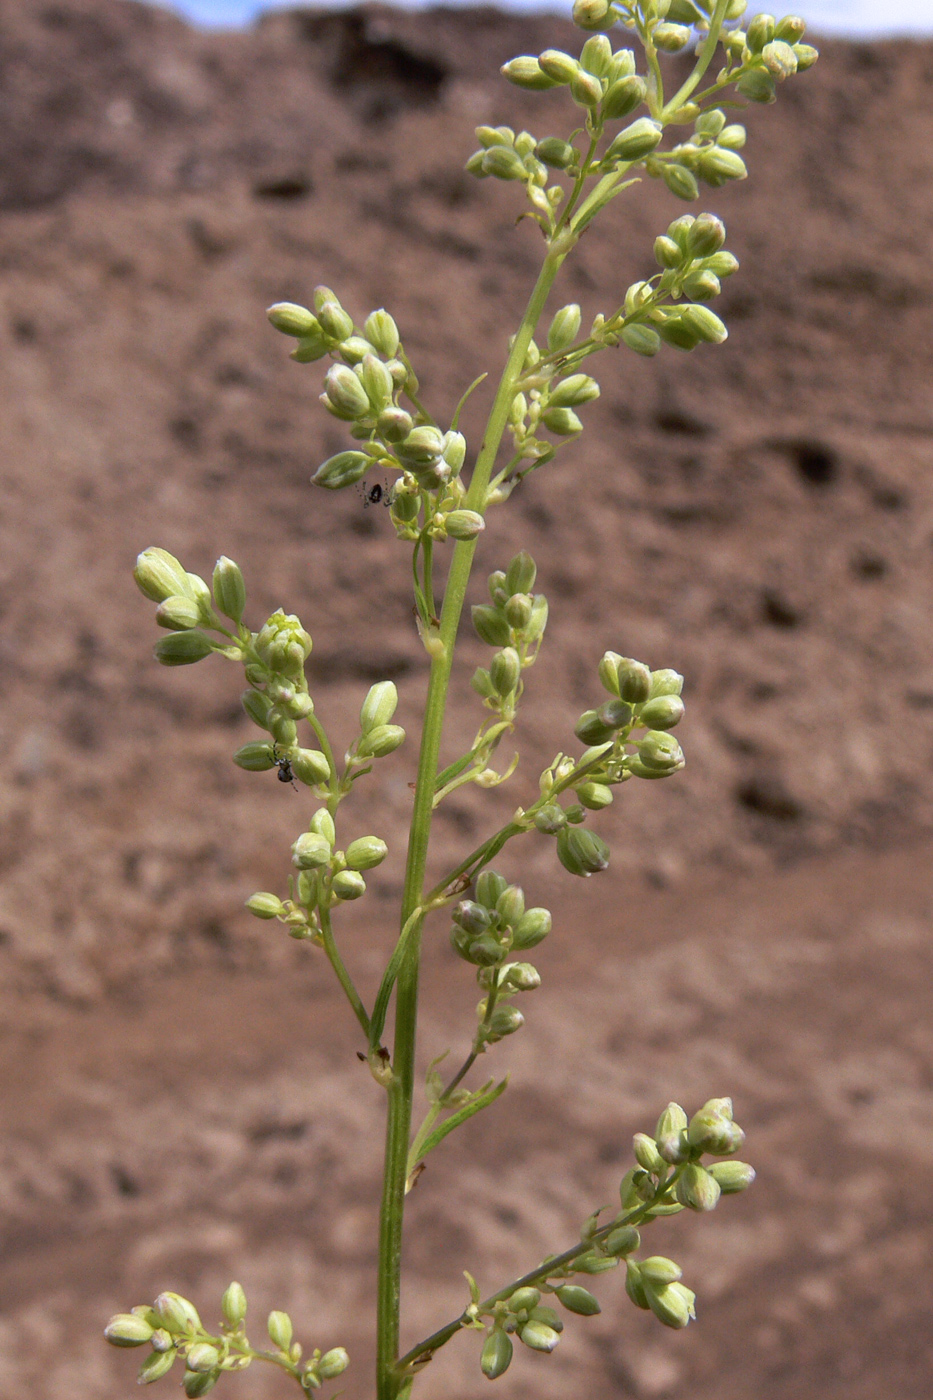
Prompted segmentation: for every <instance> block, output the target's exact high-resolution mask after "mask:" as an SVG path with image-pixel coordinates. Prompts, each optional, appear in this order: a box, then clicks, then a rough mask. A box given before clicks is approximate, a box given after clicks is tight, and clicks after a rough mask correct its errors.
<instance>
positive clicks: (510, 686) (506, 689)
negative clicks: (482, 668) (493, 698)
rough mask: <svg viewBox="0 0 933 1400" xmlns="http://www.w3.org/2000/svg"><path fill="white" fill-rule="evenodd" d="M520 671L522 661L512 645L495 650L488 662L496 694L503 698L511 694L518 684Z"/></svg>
mask: <svg viewBox="0 0 933 1400" xmlns="http://www.w3.org/2000/svg"><path fill="white" fill-rule="evenodd" d="M521 673H522V663H521V661H520V660H519V656H518V652H517V651H516V650H515V648H514V647H506V648H505V650H504V651H497V652H496V654H495V656H494V657H493V658H492V661H491V662H490V663H489V677H490V679H491V681H492V683H493V687H494V688H495V691H496V693H497V694H498V695H501V696H502V697H503V698H505V697H506V696H508V695H511V694H512V692H513V691H514V690H515V687H516V686H517V685H518V682H519V678H520V676H521Z"/></svg>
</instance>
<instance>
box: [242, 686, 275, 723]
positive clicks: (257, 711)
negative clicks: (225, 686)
mask: <svg viewBox="0 0 933 1400" xmlns="http://www.w3.org/2000/svg"><path fill="white" fill-rule="evenodd" d="M240 704H241V705H242V706H243V709H244V710H245V711H246V713H247V714H248V715H249V717H250V719H251V720H252V721H253V723H254V724H258V725H259V728H260V729H268V728H269V711H270V710H271V709H272V701H271V700H270V699H269V697H268V695H263V693H262V691H259V690H244V692H243V694H242V695H241V696H240Z"/></svg>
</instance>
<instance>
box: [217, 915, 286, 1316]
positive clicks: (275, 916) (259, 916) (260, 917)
mask: <svg viewBox="0 0 933 1400" xmlns="http://www.w3.org/2000/svg"><path fill="white" fill-rule="evenodd" d="M246 907H247V909H248V910H249V912H250V913H251V914H255V916H256V918H257V919H278V918H279V917H280V916H281V915H283V914H284V913H285V905H284V904H283V903H282V901H281V900H280V899H279V898H278V896H277V895H274V894H267V893H265V892H264V891H259V892H258V893H257V894H252V895H250V897H249V899H248V900H247V901H246ZM231 1286H232V1285H231ZM237 1287H239V1284H237ZM226 1296H227V1295H226V1294H224V1297H226ZM224 1316H225V1317H226V1313H224Z"/></svg>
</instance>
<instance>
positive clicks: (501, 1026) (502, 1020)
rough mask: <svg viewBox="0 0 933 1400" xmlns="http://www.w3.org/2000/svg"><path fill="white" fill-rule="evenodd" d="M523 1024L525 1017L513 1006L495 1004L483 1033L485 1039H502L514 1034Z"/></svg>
mask: <svg viewBox="0 0 933 1400" xmlns="http://www.w3.org/2000/svg"><path fill="white" fill-rule="evenodd" d="M524 1024H525V1018H524V1016H523V1015H522V1013H521V1012H520V1011H519V1010H518V1008H517V1007H515V1006H497V1007H496V1009H495V1011H494V1012H493V1013H492V1016H491V1017H490V1018H489V1024H488V1025H487V1026H486V1028H485V1031H484V1034H485V1037H486V1039H487V1040H491V1041H497V1040H503V1039H504V1038H505V1036H507V1035H514V1034H515V1032H516V1031H518V1030H521V1028H522V1026H523V1025H524Z"/></svg>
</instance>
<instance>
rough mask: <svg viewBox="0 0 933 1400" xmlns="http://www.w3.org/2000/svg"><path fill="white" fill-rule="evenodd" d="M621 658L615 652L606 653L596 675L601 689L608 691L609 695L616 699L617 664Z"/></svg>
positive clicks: (617, 689) (617, 688)
mask: <svg viewBox="0 0 933 1400" xmlns="http://www.w3.org/2000/svg"><path fill="white" fill-rule="evenodd" d="M621 660H622V657H621V656H620V655H619V653H618V652H617V651H607V652H604V653H603V655H602V659H601V660H600V663H599V667H598V669H597V674H598V676H599V679H600V681H601V683H602V685H603V687H604V688H605V689H606V690H608V691H609V694H610V695H614V696H616V697H618V694H619V662H620V661H621Z"/></svg>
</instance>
